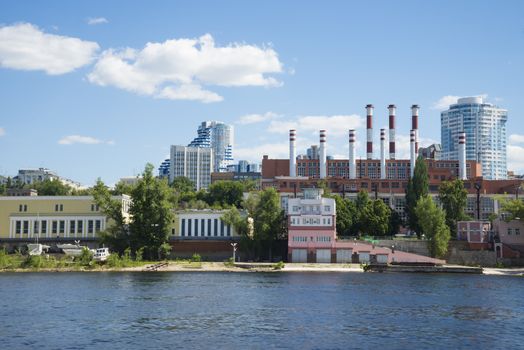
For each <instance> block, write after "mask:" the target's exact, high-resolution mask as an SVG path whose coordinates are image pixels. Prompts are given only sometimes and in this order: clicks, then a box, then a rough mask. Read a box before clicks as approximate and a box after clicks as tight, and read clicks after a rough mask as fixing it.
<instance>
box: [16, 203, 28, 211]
mask: <svg viewBox="0 0 524 350" xmlns="http://www.w3.org/2000/svg"><path fill="white" fill-rule="evenodd" d="M18 211H20V212H22V211H27V204H20V205H19V206H18Z"/></svg>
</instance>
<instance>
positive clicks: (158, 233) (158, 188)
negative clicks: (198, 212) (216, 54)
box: [129, 164, 173, 259]
mask: <svg viewBox="0 0 524 350" xmlns="http://www.w3.org/2000/svg"><path fill="white" fill-rule="evenodd" d="M153 169H154V167H153V165H152V164H147V165H146V167H145V170H144V173H143V175H142V178H141V179H140V180H139V181H138V183H137V185H136V186H135V187H134V188H133V190H132V191H131V199H132V203H131V206H130V209H129V213H130V214H131V216H132V218H133V219H132V221H131V224H130V231H131V249H132V250H133V251H134V252H136V251H137V250H138V249H139V248H142V247H144V255H145V256H146V258H148V259H157V258H159V251H160V247H161V246H162V244H164V243H166V242H167V239H168V234H169V227H170V224H171V220H172V212H171V209H172V207H173V206H172V203H171V202H170V200H169V198H170V190H169V186H168V185H167V181H165V180H161V179H157V178H155V177H154V176H153Z"/></svg>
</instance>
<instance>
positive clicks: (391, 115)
mask: <svg viewBox="0 0 524 350" xmlns="http://www.w3.org/2000/svg"><path fill="white" fill-rule="evenodd" d="M388 110H389V159H395V115H396V111H397V107H395V105H389V106H388Z"/></svg>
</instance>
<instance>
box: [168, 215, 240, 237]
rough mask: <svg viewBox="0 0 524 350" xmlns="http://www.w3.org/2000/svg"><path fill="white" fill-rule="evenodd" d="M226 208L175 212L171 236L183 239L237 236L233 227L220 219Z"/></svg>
mask: <svg viewBox="0 0 524 350" xmlns="http://www.w3.org/2000/svg"><path fill="white" fill-rule="evenodd" d="M225 213H226V210H210V209H205V210H184V211H178V212H176V220H175V221H176V224H175V229H174V232H171V233H172V234H173V236H175V237H177V238H183V239H198V238H212V239H226V238H231V237H237V236H238V234H237V232H236V231H235V228H234V227H233V226H231V225H228V224H226V223H225V222H223V221H222V219H221V218H222V215H224V214H225Z"/></svg>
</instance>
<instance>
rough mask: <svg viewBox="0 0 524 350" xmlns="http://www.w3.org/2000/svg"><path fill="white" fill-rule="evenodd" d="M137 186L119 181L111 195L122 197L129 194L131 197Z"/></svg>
mask: <svg viewBox="0 0 524 350" xmlns="http://www.w3.org/2000/svg"><path fill="white" fill-rule="evenodd" d="M134 187H135V185H130V184H127V183H125V182H122V181H119V182H118V183H117V184H116V185H115V188H114V189H113V190H112V191H111V193H112V194H113V195H115V196H118V195H121V194H127V195H131V192H132V191H133V188H134Z"/></svg>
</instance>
